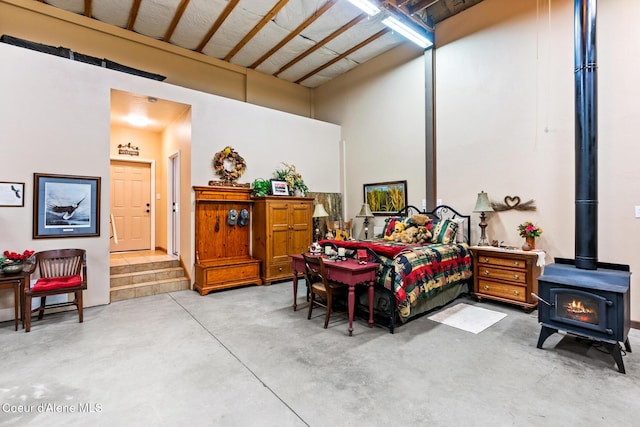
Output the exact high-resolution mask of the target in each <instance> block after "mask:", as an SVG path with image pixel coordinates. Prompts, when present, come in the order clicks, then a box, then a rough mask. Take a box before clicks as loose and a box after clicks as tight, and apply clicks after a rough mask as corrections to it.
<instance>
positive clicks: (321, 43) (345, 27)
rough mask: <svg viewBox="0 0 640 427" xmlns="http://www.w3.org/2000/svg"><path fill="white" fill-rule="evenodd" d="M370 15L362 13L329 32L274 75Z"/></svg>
mask: <svg viewBox="0 0 640 427" xmlns="http://www.w3.org/2000/svg"><path fill="white" fill-rule="evenodd" d="M368 16H369V15H367V14H366V13H361V14H360V15H358V16H356V17H355V18H353V19H352V20H351V21H349V22H347V23H346V24H344V25H343V26H342V27H340V28H338V29H337V30H336V31H334V32H333V33H331V34H329V35H328V36H327V37H325V38H324V39H322V40H320V41H319V42H318V43H316V44H314V45H313V46H312V47H310V48H309V49H307V50H305V51H304V52H302V53H301V54H300V55H298V56H296V57H295V58H293V59H292V60H291V61H289V62H287V63H286V64H285V65H283V66H282V67H280V69H279V70H278V71H276V73H275V74H274V76H275V77H278V75H279V74H281V73H282V72H283V71H284V70H286V69H288V68H290V67H291V66H293V65H294V64H297V63H298V62H300V61H302V60H303V59H304V58H306V57H307V56H309V55H310V54H312V53H313V52H315V51H316V50H318V49H320V48H321V47H322V46H324V45H326V44H327V43H329V42H330V41H331V40H333V39H335V38H336V37H338V36H339V35H340V34H342V33H344V32H345V31H347V30H348V29H349V28H351V27H353V26H354V25H356V24H357V23H358V22H360V21H362V20H363V19H365V18H366V17H368Z"/></svg>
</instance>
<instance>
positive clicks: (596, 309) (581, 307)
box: [550, 288, 612, 332]
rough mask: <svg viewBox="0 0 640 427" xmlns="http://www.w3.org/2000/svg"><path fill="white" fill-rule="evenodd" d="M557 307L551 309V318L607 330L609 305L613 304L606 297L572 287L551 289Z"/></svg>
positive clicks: (602, 330) (603, 330)
mask: <svg viewBox="0 0 640 427" xmlns="http://www.w3.org/2000/svg"><path fill="white" fill-rule="evenodd" d="M550 291H551V298H552V301H555V307H554V308H555V309H552V310H551V319H553V320H555V321H556V322H564V323H568V324H570V325H575V326H579V327H582V328H587V329H593V330H596V331H601V332H607V324H606V322H607V316H606V314H607V313H606V309H607V305H612V303H611V301H608V300H607V299H606V298H604V297H602V296H600V295H597V294H594V293H591V292H584V291H578V290H572V289H564V288H562V289H551V290H550Z"/></svg>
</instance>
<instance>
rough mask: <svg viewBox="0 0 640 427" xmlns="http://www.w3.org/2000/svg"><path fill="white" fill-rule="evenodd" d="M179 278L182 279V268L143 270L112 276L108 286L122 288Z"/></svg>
mask: <svg viewBox="0 0 640 427" xmlns="http://www.w3.org/2000/svg"><path fill="white" fill-rule="evenodd" d="M179 277H184V270H183V269H182V267H171V268H163V269H160V270H144V271H137V272H134V273H123V274H112V275H111V276H110V284H111V287H114V286H124V285H133V284H136V283H144V282H153V281H157V280H164V279H175V278H179Z"/></svg>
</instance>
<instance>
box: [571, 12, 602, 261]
mask: <svg viewBox="0 0 640 427" xmlns="http://www.w3.org/2000/svg"><path fill="white" fill-rule="evenodd" d="M596 61H597V59H596V0H575V4H574V62H575V97H576V99H575V103H576V106H575V108H576V111H575V114H576V116H575V128H576V129H575V167H576V170H575V199H576V211H575V220H576V226H575V233H576V234H575V266H576V267H577V268H581V269H585V270H596V269H597V263H598V80H597V62H596Z"/></svg>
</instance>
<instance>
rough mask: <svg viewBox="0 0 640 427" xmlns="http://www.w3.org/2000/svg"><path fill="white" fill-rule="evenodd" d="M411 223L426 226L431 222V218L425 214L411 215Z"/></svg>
mask: <svg viewBox="0 0 640 427" xmlns="http://www.w3.org/2000/svg"><path fill="white" fill-rule="evenodd" d="M411 222H412V223H413V225H426V224H427V223H428V222H429V217H428V216H426V215H424V214H414V215H411Z"/></svg>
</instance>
